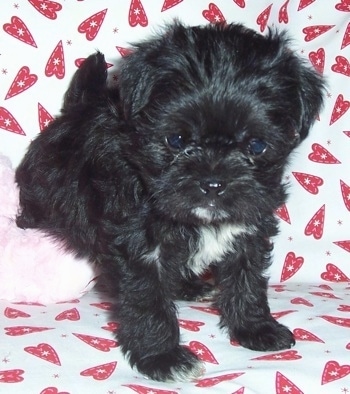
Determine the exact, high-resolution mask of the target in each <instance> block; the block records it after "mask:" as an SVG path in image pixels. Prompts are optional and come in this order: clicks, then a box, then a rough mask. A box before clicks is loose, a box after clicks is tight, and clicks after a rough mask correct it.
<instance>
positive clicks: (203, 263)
mask: <svg viewBox="0 0 350 394" xmlns="http://www.w3.org/2000/svg"><path fill="white" fill-rule="evenodd" d="M251 230H252V229H249V228H247V227H245V226H235V225H229V224H223V225H222V226H221V227H219V228H214V227H203V228H202V229H201V231H200V238H199V241H198V245H197V249H196V250H195V252H194V253H193V255H192V256H191V257H190V260H189V266H190V268H191V270H192V271H193V272H194V273H195V274H196V275H199V274H201V273H202V272H203V271H204V270H205V269H206V268H208V266H209V265H210V264H211V263H214V262H215V261H218V260H221V259H222V258H223V257H224V255H225V254H226V253H227V252H229V251H230V250H232V249H233V247H234V246H233V241H234V239H235V237H237V236H238V235H239V234H242V233H247V232H249V233H250V232H251Z"/></svg>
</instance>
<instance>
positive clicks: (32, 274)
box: [0, 154, 98, 304]
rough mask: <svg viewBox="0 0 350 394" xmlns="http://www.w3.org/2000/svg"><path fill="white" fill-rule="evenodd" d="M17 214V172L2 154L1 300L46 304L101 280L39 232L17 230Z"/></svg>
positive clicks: (79, 292)
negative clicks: (15, 177) (15, 173)
mask: <svg viewBox="0 0 350 394" xmlns="http://www.w3.org/2000/svg"><path fill="white" fill-rule="evenodd" d="M17 211H18V189H17V185H16V184H15V181H14V170H13V169H12V166H11V162H10V160H9V159H8V158H7V157H5V156H3V155H1V154H0V299H5V300H8V301H12V302H39V303H42V304H47V303H53V302H62V301H69V300H72V299H75V298H78V297H81V296H82V295H84V294H85V293H86V292H87V291H89V290H90V289H91V288H92V287H93V286H94V284H95V282H96V277H97V276H98V274H97V271H96V268H95V267H94V266H93V264H90V263H88V261H86V260H84V259H77V258H76V257H74V255H73V254H70V253H67V252H65V251H64V250H63V248H60V245H59V243H58V242H57V241H53V240H52V239H50V237H47V236H45V235H44V234H43V233H42V232H40V231H37V230H32V229H27V230H23V229H20V228H18V227H17V226H16V223H15V216H16V213H17Z"/></svg>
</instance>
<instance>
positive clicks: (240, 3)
mask: <svg viewBox="0 0 350 394" xmlns="http://www.w3.org/2000/svg"><path fill="white" fill-rule="evenodd" d="M233 1H234V2H235V3H236V4H237V5H238V7H241V8H244V7H245V0H233Z"/></svg>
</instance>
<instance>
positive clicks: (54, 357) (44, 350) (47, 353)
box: [24, 343, 61, 365]
mask: <svg viewBox="0 0 350 394" xmlns="http://www.w3.org/2000/svg"><path fill="white" fill-rule="evenodd" d="M24 351H25V352H27V353H29V354H31V355H33V356H35V357H39V358H41V359H42V360H44V361H48V362H49V363H52V364H56V365H61V361H60V359H59V357H58V354H57V353H56V350H55V349H54V348H53V347H52V346H50V345H49V344H48V343H39V345H38V346H27V347H25V348H24Z"/></svg>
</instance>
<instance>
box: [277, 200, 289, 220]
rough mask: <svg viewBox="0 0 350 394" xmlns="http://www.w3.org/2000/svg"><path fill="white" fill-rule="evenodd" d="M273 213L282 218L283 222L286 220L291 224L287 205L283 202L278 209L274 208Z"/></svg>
mask: <svg viewBox="0 0 350 394" xmlns="http://www.w3.org/2000/svg"><path fill="white" fill-rule="evenodd" d="M275 214H276V215H277V216H278V217H279V218H280V219H282V220H284V221H285V222H287V223H288V224H291V221H290V216H289V212H288V209H287V205H286V204H283V205H281V206H280V207H279V208H278V209H276V211H275Z"/></svg>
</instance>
